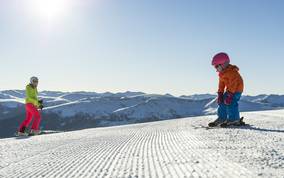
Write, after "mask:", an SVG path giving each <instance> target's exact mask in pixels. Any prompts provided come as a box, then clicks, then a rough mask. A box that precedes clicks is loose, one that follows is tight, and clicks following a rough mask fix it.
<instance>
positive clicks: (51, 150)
mask: <svg viewBox="0 0 284 178" xmlns="http://www.w3.org/2000/svg"><path fill="white" fill-rule="evenodd" d="M242 115H243V116H244V117H245V121H246V122H248V123H249V124H251V126H247V127H242V128H217V129H209V130H206V129H204V128H202V127H201V126H202V125H203V126H204V125H207V123H208V122H209V121H211V120H213V119H214V118H215V116H202V117H194V118H184V119H174V120H166V121H160V122H150V123H144V124H133V125H127V126H116V127H108V128H95V129H86V130H81V131H73V132H64V133H58V134H50V135H41V136H35V137H30V138H22V139H17V138H9V139H2V140H0V177H13V178H14V177H76V178H79V177H218V178H219V177H220V178H221V177H224V178H227V177H230V178H241V177H244V178H247V177H265V178H266V177H267V178H274V177H275V178H283V177H284V137H283V136H284V135H283V134H284V110H279V111H261V112H250V113H242Z"/></svg>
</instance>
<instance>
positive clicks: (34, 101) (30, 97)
mask: <svg viewBox="0 0 284 178" xmlns="http://www.w3.org/2000/svg"><path fill="white" fill-rule="evenodd" d="M26 97H27V98H28V101H29V102H31V103H32V104H33V105H35V106H36V107H39V103H38V99H37V97H36V96H34V95H33V91H32V88H31V87H30V86H27V87H26Z"/></svg>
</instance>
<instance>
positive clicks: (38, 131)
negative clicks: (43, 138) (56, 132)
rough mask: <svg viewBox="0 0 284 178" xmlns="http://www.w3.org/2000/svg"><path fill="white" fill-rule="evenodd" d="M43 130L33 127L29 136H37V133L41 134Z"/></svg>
mask: <svg viewBox="0 0 284 178" xmlns="http://www.w3.org/2000/svg"><path fill="white" fill-rule="evenodd" d="M40 133H41V131H40V130H33V129H31V131H30V133H29V136H35V135H40Z"/></svg>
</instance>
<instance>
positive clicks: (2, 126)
mask: <svg viewBox="0 0 284 178" xmlns="http://www.w3.org/2000/svg"><path fill="white" fill-rule="evenodd" d="M39 97H40V98H42V99H43V100H44V105H45V107H46V108H45V109H44V110H43V111H42V114H43V118H42V124H41V125H42V127H43V129H49V130H77V129H84V128H92V127H103V126H113V125H122V124H130V123H140V122H149V121H157V120H164V119H175V118H182V117H190V116H200V115H210V114H215V113H216V108H217V104H216V102H215V97H216V96H215V95H211V94H202V95H191V96H180V97H175V96H172V95H170V94H166V95H156V94H145V93H142V92H129V91H128V92H125V93H109V92H107V93H96V92H57V91H43V92H40V94H39ZM24 98H25V91H23V90H6V91H1V92H0V137H9V136H11V135H13V133H14V132H15V130H16V129H17V127H18V125H19V123H20V122H21V121H22V120H23V119H24V117H25V108H24ZM283 107H284V96H282V95H281V96H279V95H258V96H243V97H242V99H241V102H240V110H241V111H259V110H270V109H279V108H283Z"/></svg>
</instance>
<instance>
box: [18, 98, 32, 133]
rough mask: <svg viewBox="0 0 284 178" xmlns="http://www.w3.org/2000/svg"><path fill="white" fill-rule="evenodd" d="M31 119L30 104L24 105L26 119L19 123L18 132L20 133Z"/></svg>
mask: <svg viewBox="0 0 284 178" xmlns="http://www.w3.org/2000/svg"><path fill="white" fill-rule="evenodd" d="M32 118H33V115H32V113H31V104H26V119H25V120H24V121H23V122H22V123H21V125H20V128H19V131H20V132H22V131H23V128H27V127H28V126H29V124H30V122H31V120H32Z"/></svg>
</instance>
